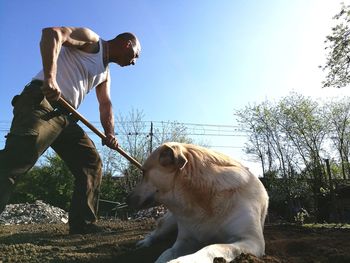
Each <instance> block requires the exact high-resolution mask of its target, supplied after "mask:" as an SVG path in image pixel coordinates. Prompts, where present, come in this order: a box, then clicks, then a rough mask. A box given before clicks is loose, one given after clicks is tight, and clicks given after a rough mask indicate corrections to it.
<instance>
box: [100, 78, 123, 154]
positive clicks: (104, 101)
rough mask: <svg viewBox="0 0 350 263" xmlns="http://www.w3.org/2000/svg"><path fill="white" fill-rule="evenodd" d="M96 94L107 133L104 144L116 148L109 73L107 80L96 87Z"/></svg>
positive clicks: (116, 141) (103, 125) (101, 118)
mask: <svg viewBox="0 0 350 263" xmlns="http://www.w3.org/2000/svg"><path fill="white" fill-rule="evenodd" d="M96 95H97V100H98V102H99V110H100V120H101V124H102V127H103V129H104V132H105V135H106V140H104V141H103V144H106V145H107V146H108V147H109V148H112V149H116V148H117V147H118V140H117V138H116V137H115V132H114V114H113V109H112V102H111V98H110V77H109V73H108V76H107V80H106V81H104V82H102V83H101V84H99V85H98V86H97V87H96Z"/></svg>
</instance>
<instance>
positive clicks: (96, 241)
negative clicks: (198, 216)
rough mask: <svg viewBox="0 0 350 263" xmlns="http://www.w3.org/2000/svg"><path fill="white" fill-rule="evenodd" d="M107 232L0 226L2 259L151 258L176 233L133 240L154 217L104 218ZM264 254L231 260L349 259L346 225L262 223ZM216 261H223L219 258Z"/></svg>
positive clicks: (2, 261)
mask: <svg viewBox="0 0 350 263" xmlns="http://www.w3.org/2000/svg"><path fill="white" fill-rule="evenodd" d="M99 225H101V226H104V227H105V228H106V229H108V232H104V233H96V234H89V235H68V226H67V225H64V224H32V225H0V263H5V262H25V263H31V262H45V263H47V262H84V263H87V262H91V263H92V262H107V263H108V262H118V263H123V262H128V263H132V262H135V263H136V262H142V263H147V262H154V261H155V260H156V258H157V257H158V256H159V255H160V253H161V252H162V251H163V250H165V249H166V248H167V247H169V246H170V245H171V243H172V242H173V241H174V237H169V240H165V241H164V242H162V243H160V244H158V245H156V246H154V247H151V248H147V249H146V248H145V249H136V248H135V243H136V242H137V241H138V240H140V239H142V238H143V237H144V236H145V234H147V233H148V232H149V231H150V230H152V229H153V228H154V226H155V221H154V220H153V219H145V220H130V221H121V220H110V221H107V220H103V221H100V222H99ZM265 240H266V256H264V257H263V258H261V259H258V258H256V257H254V256H252V255H244V254H242V255H240V256H239V257H238V258H236V259H235V260H234V261H233V262H244V263H248V262H249V263H257V262H259V263H264V262H265V263H279V262H303V263H304V262H308V263H309V262H315V263H316V262H332V263H340V262H342V263H343V262H344V263H345V262H350V229H349V228H341V227H331V228H329V227H328V228H324V227H321V228H320V227H301V226H295V225H266V226H265ZM214 262H217V263H221V262H225V260H223V259H222V258H221V259H220V258H217V259H215V260H214Z"/></svg>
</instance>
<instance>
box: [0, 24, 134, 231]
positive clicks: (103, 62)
mask: <svg viewBox="0 0 350 263" xmlns="http://www.w3.org/2000/svg"><path fill="white" fill-rule="evenodd" d="M40 50H41V56H42V63H43V70H42V71H40V72H39V73H38V74H37V75H36V76H35V77H34V78H33V79H32V81H31V82H30V83H29V84H28V85H27V86H26V87H25V88H24V90H23V92H22V93H21V94H20V95H17V96H15V97H14V99H13V100H12V105H13V107H14V109H13V113H14V117H13V120H12V124H11V129H10V132H9V134H8V135H7V139H6V144H5V148H4V149H3V150H1V151H0V213H1V212H2V211H3V209H4V208H5V206H6V203H7V202H8V200H9V198H10V195H11V193H12V191H13V189H14V186H15V184H16V181H17V180H18V179H19V178H20V177H21V175H23V174H24V173H26V172H27V171H28V170H29V169H30V168H32V167H33V166H34V164H35V163H36V161H37V160H38V158H39V157H40V156H41V155H42V154H43V153H44V152H45V150H46V149H47V148H48V147H52V149H53V150H54V151H55V152H56V153H57V154H58V155H59V156H60V157H61V158H62V159H63V160H64V161H65V163H66V164H67V165H68V167H69V169H70V170H71V172H72V173H73V175H74V177H75V185H74V192H73V197H72V202H71V208H70V211H69V232H70V233H72V234H75V233H80V234H84V233H90V232H94V231H95V230H96V228H97V227H96V225H95V224H94V223H95V222H96V213H97V211H96V209H97V201H98V200H97V198H98V192H99V188H100V183H101V177H102V162H101V159H100V156H99V154H98V152H97V150H96V147H95V145H94V143H93V142H92V140H91V139H90V138H89V137H88V136H87V134H86V133H85V132H84V131H83V129H82V128H81V127H80V126H79V125H78V124H77V123H76V121H75V120H74V119H73V118H72V117H71V116H69V113H68V112H66V111H65V110H64V109H63V108H62V107H61V106H60V105H59V104H58V103H57V100H58V99H59V98H60V96H62V97H63V98H65V99H66V100H67V101H68V102H69V103H70V104H71V105H72V106H73V107H74V108H76V109H77V108H78V107H79V105H80V103H81V102H82V101H83V100H84V98H85V96H86V95H87V93H89V91H90V90H92V89H93V88H95V90H96V95H97V99H98V102H99V111H100V120H101V124H102V126H103V129H104V132H105V134H106V140H105V141H103V143H104V144H106V145H107V146H108V147H110V148H116V147H117V146H118V141H117V138H116V137H115V133H114V116H113V111H112V103H111V99H110V74H109V67H108V64H109V63H110V62H114V63H117V64H118V65H120V66H122V67H123V66H129V65H134V64H135V62H136V59H137V58H138V57H139V54H140V51H141V46H140V42H139V40H138V39H137V37H136V36H135V35H134V34H132V33H122V34H120V35H118V36H116V37H115V38H114V39H112V40H109V41H104V40H102V39H101V38H100V37H99V36H98V35H97V34H96V33H95V32H93V31H91V30H90V29H88V28H73V27H51V28H45V29H43V30H42V37H41V41H40Z"/></svg>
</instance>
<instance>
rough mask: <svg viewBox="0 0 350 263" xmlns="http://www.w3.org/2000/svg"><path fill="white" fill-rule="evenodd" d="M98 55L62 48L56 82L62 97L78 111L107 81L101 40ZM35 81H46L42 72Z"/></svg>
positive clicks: (58, 60) (106, 69) (107, 70)
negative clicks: (95, 88) (87, 98)
mask: <svg viewBox="0 0 350 263" xmlns="http://www.w3.org/2000/svg"><path fill="white" fill-rule="evenodd" d="M99 45H100V49H99V51H98V53H94V54H91V53H87V52H84V51H81V50H79V49H76V48H71V47H64V46H62V48H61V52H60V54H59V56H58V59H57V75H56V81H57V84H58V86H59V87H60V89H61V94H62V96H63V97H64V98H65V99H66V100H67V101H68V102H69V103H70V104H71V105H72V106H73V107H74V108H75V109H77V108H78V107H79V105H80V103H81V102H82V101H83V99H84V98H85V96H86V94H88V93H89V92H90V90H92V89H93V88H94V87H96V86H97V85H99V84H100V83H102V82H104V81H105V80H106V79H107V76H108V74H109V73H108V72H109V67H108V66H107V67H105V66H104V64H103V45H102V40H101V39H100V40H99ZM33 79H39V80H44V72H43V70H41V71H40V72H39V73H38V74H37V75H36V76H35V77H34V78H33Z"/></svg>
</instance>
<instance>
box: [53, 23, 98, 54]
mask: <svg viewBox="0 0 350 263" xmlns="http://www.w3.org/2000/svg"><path fill="white" fill-rule="evenodd" d="M51 29H52V30H55V31H57V32H58V33H59V34H60V35H61V37H62V44H63V45H64V46H69V47H75V48H78V49H81V50H83V51H86V52H89V53H95V52H97V51H98V48H99V45H98V41H99V39H100V37H99V35H98V34H96V33H95V32H94V31H92V30H91V29H89V28H87V27H55V28H51Z"/></svg>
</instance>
